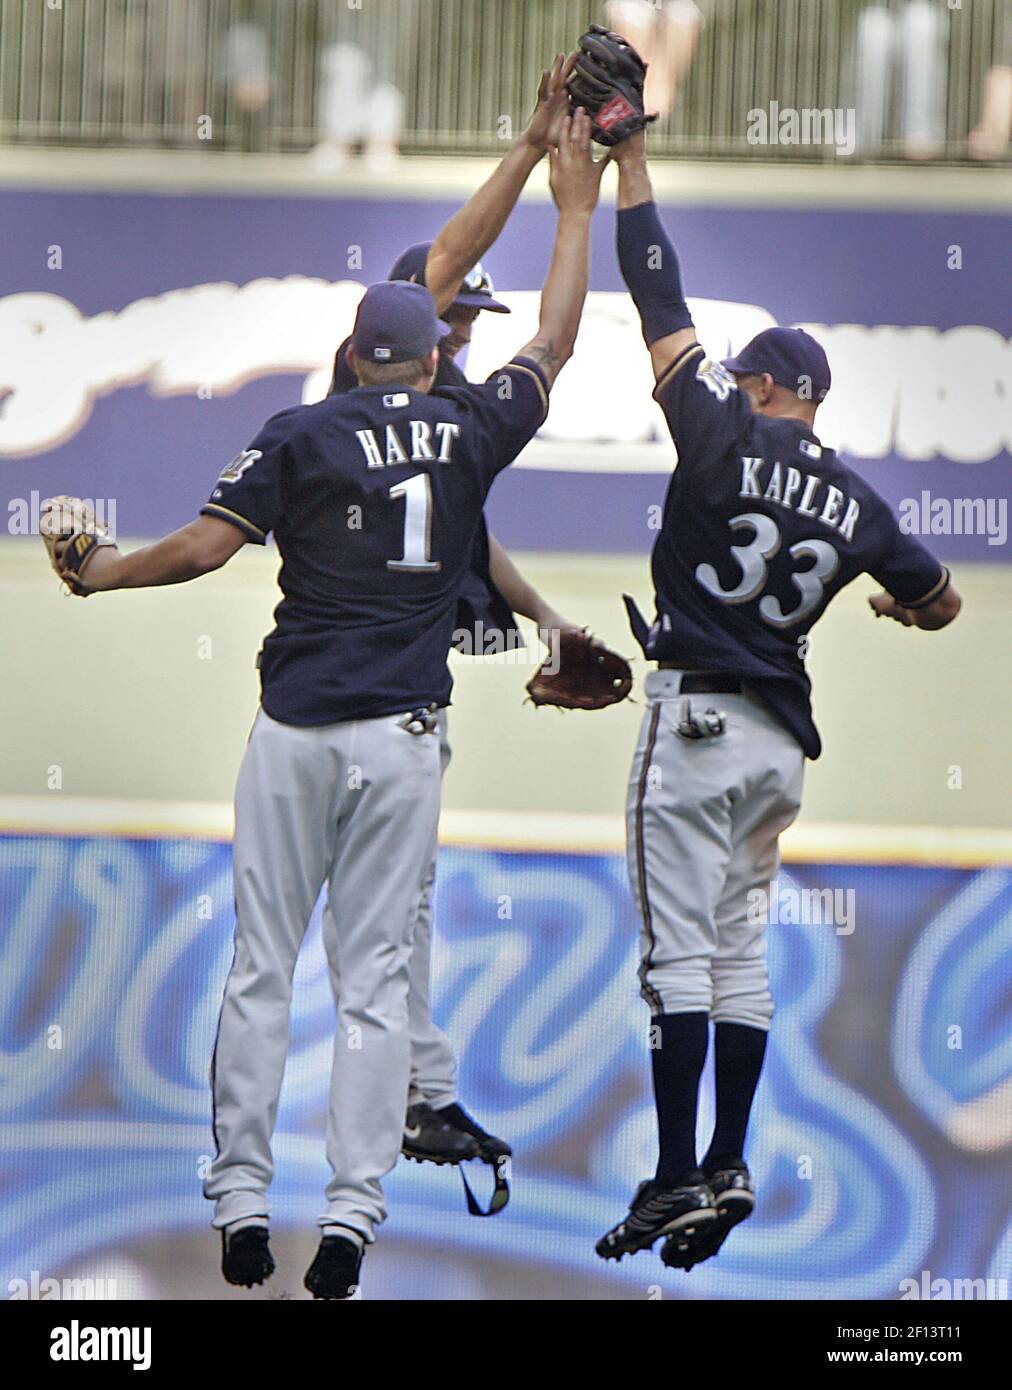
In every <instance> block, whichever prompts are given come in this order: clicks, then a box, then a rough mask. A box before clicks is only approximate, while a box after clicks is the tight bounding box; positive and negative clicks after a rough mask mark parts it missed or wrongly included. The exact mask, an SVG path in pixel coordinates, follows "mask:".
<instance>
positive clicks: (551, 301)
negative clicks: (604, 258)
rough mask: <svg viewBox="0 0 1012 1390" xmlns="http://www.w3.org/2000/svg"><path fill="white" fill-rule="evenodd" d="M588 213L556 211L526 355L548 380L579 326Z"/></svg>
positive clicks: (570, 351)
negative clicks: (549, 256) (531, 342)
mask: <svg viewBox="0 0 1012 1390" xmlns="http://www.w3.org/2000/svg"><path fill="white" fill-rule="evenodd" d="M590 217H591V214H590V212H589V211H588V210H585V209H580V210H579V211H570V210H566V209H564V210H562V211H560V213H559V222H558V226H557V228H556V232H555V246H554V248H553V251H552V263H551V266H550V267H549V270H548V277H547V279H546V280H545V285H544V289H543V290H542V291H541V315H540V319H539V321H538V336H537V339H536V340H535V346H533V347H532V348H531V349H530V350H529V355H530V356H532V357H534V358H535V360H536V361H538V362H539V363H540V364H541V365H542V366H543V367H545V368H546V370H547V371H549V372H550V373H551V374H552V380H554V378H555V376H556V375H557V374H558V373H559V371H561V369H562V367H563V366H564V365H565V363H566V362H568V361H569V358H570V357H571V356H572V355H573V345H574V343H575V342H576V335H577V333H578V331H579V328H580V316H581V314H582V313H583V303H584V300H585V299H586V297H587V276H588V261H589V257H590Z"/></svg>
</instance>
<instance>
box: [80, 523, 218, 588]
mask: <svg viewBox="0 0 1012 1390" xmlns="http://www.w3.org/2000/svg"><path fill="white" fill-rule="evenodd" d="M192 525H193V523H191V524H190V526H183V527H181V528H180V529H179V530H178V531H173V532H172V533H171V534H170V535H168V536H165V537H164V539H163V540H160V541H155V542H154V544H153V545H146V546H143V547H142V548H141V549H140V550H134V551H131V553H130V554H129V555H121V554H120V553H119V552H118V551H116V552H114V551H111V550H109V551H107V552H106V553H107V555H108V559H107V558H106V556H105V555H103V554H102V553H101V552H99V553H97V554H96V556H95V558H94V560H92V562H91V564H90V565H89V566H88V567H87V569H86V570H85V573H84V575H83V580H84V583H85V585H86V587H88V588H96V589H99V590H109V589H148V588H156V587H158V586H160V585H164V584H185V583H186V581H187V580H189V579H198V578H199V577H200V576H201V575H202V574H208V573H209V572H210V571H211V570H214V569H218V568H219V566H220V565H222V564H224V562H225V559H226V558H227V556H220V555H219V554H217V553H215V552H213V551H209V550H208V549H207V548H206V546H204V545H202V543H201V540H200V538H199V536H198V535H194V533H193V531H192V530H191V527H192ZM236 536H237V537H239V538H240V543H241V537H240V533H239V532H236Z"/></svg>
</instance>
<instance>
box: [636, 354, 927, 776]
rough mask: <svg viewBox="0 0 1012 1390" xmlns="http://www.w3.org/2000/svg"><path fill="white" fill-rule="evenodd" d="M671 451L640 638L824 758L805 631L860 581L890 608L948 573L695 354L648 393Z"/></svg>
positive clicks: (651, 652)
mask: <svg viewBox="0 0 1012 1390" xmlns="http://www.w3.org/2000/svg"><path fill="white" fill-rule="evenodd" d="M654 396H655V398H656V400H657V401H658V402H659V404H660V405H661V408H662V409H663V411H664V414H665V417H666V419H667V422H668V426H669V428H670V430H671V436H672V438H673V439H674V441H675V444H676V446H677V448H678V466H677V468H676V469H675V472H674V475H673V476H672V479H671V483H670V485H669V487H668V492H667V497H666V499H665V503H664V512H663V517H662V521H661V528H660V533H659V535H658V537H657V541H656V543H655V546H654V552H653V561H652V569H653V580H654V588H655V591H656V603H657V614H656V619H655V621H654V623H653V625H652V626H651V627H650V629H649V630H647V629H646V628H645V625H643V624H642V623H640V624H638V626H639V628H640V630H639V631H638V632H637V636H638V637H639V639H640V642H641V645H642V646H643V649H644V652H645V654H646V655H647V656H648V657H650V658H652V659H653V660H657V661H673V662H684V664H685V665H686V666H695V667H698V668H700V669H703V670H708V671H719V672H722V673H727V674H729V675H734V676H739V677H741V678H742V680H743V681H744V682H745V684H746V686H747V687H748V688H749V689H751V690H752V691H754V693H755V694H756V695H757V696H758V697H759V698H760V699H761V700H763V702H764V703H765V704H766V705H767V706H768V707H769V708H770V710H771V711H772V712H773V714H774V715H776V716H777V717H778V718H779V719H780V721H781V722H782V723H783V724H784V725H786V727H787V728H788V729H789V730H790V731H791V733H793V734H794V736H795V737H796V738H797V740H798V742H799V743H800V744H801V745H802V747H803V748H804V750H805V752H806V754H807V755H808V756H809V757H810V758H817V757H818V756H819V753H820V752H821V743H820V740H819V735H818V732H817V730H816V728H815V724H814V722H813V720H812V712H811V685H810V682H809V680H808V676H807V674H806V672H805V654H806V651H807V646H808V643H807V633H808V632H809V631H810V629H811V627H812V626H813V624H814V623H816V622H817V621H818V620H819V618H821V617H822V615H823V613H824V612H825V611H826V607H827V605H828V604H829V602H830V601H831V600H832V599H833V598H834V596H835V595H836V594H838V593H839V592H840V590H841V589H842V588H843V587H844V586H845V585H846V584H849V583H850V582H851V580H852V579H856V578H857V576H858V575H860V574H862V573H864V572H868V573H870V574H871V575H873V577H874V578H875V579H876V580H877V581H878V583H879V584H881V585H882V586H883V588H885V589H887V590H888V592H889V593H891V594H892V595H894V597H895V598H897V599H898V600H899V601H900V602H901V603H904V604H907V605H909V606H910V607H912V608H913V607H917V606H919V605H923V604H925V603H930V602H931V601H932V600H933V599H934V598H937V597H938V595H939V594H940V593H941V592H942V590H943V589H944V588H945V586H946V584H947V583H948V572H947V570H945V568H944V567H943V566H942V565H940V564H939V562H938V561H937V560H936V559H935V558H934V556H932V555H931V554H930V552H929V551H928V550H926V549H925V547H924V546H923V545H922V544H921V543H920V542H919V541H918V540H916V539H915V538H914V537H913V536H910V535H904V534H903V532H901V531H900V528H899V523H898V522H897V520H896V518H895V517H894V516H893V513H892V511H891V510H890V508H889V506H888V504H887V503H886V502H885V501H884V500H883V499H882V498H881V497H879V495H878V494H877V493H876V492H875V491H874V489H873V488H871V487H869V485H868V484H867V483H866V482H865V481H864V480H863V479H862V478H860V477H859V476H858V475H857V474H856V473H855V472H854V471H853V469H851V468H848V467H847V465H846V464H844V463H841V461H840V460H839V459H838V458H837V456H836V454H835V452H834V451H833V450H832V449H829V448H826V447H825V446H824V445H822V444H821V443H820V442H819V440H818V438H817V436H816V435H815V434H814V433H813V432H812V430H811V428H810V427H809V426H808V425H807V424H806V423H805V422H804V421H802V420H799V419H792V418H773V417H770V416H765V415H761V414H758V413H756V412H753V411H752V409H751V406H750V403H749V401H748V398H747V397H746V396H745V395H744V393H742V392H740V391H739V390H738V388H737V384H736V382H735V379H734V377H733V376H732V375H731V374H730V373H729V372H727V371H726V370H725V369H724V368H723V367H721V366H718V365H717V364H716V363H713V362H709V361H707V360H705V355H704V353H703V349H702V348H701V347H700V346H699V345H698V344H693V345H692V346H691V347H689V348H688V349H686V351H685V352H684V353H682V354H681V355H680V356H679V357H678V358H677V359H676V361H675V362H673V363H672V364H671V366H670V367H669V369H668V371H667V372H666V373H665V374H664V375H663V376H662V377H661V378H660V380H659V381H658V383H657V387H656V389H655V391H654Z"/></svg>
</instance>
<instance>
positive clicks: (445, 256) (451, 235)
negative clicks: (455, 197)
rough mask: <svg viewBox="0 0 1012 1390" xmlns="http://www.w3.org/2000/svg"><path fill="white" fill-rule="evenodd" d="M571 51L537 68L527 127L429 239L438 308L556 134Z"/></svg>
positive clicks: (430, 283)
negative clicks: (538, 75)
mask: <svg viewBox="0 0 1012 1390" xmlns="http://www.w3.org/2000/svg"><path fill="white" fill-rule="evenodd" d="M575 56H576V55H575V54H573V55H572V56H571V57H570V58H569V59H567V58H566V57H565V55H564V54H561V53H560V54H559V55H558V56H557V57H556V59H555V61H554V63H553V64H552V66H551V69H550V70H549V71H548V72H544V73H542V75H541V85H540V87H539V88H538V99H537V104H536V106H535V108H534V114H533V116H532V117H531V119H530V123H529V124H528V126H527V129H526V130H525V131H524V133H523V134H522V135H521V136H520V138H519V139H518V140H517V142H516V144H515V145H514V146H513V148H512V149H511V150H510V152H509V153H508V154H507V155H506V156H505V158H504V159H503V160H502V161H501V162H500V164H499V165H498V166H497V168H496V169H495V171H494V172H493V173H492V174H491V176H490V177H489V178H488V179H487V180H486V182H485V183H484V184H482V186H481V188H479V189H478V191H477V193H475V194H474V196H473V197H472V198H471V199H470V200H469V201H468V202H467V203H465V204H464V206H463V207H462V208H461V209H460V211H459V212H456V213H454V215H453V216H452V217H451V218H450V220H449V222H447V224H446V226H445V227H444V228H443V230H442V231H441V232H440V233H439V235H438V236H437V237H436V239H435V241H434V242H433V243H432V246H431V248H430V250H429V256H428V260H427V261H426V263H425V284H426V286H427V288H428V290H429V292H430V293H431V295H432V297H433V299H434V300H435V301H436V312H437V313H438V314H441V313H442V312H443V310H444V309H446V308H448V307H449V306H450V305H451V304H452V303H453V300H454V297H455V296H456V294H457V291H458V290H459V289H460V282H461V281H462V280H463V278H464V276H465V275H466V274H467V272H468V271H469V270H470V269H471V267H472V266H473V265H474V263H475V262H476V261H480V260H481V258H482V256H484V254H485V252H486V251H487V250H488V248H489V247H490V246H491V245H492V243H493V242H494V241H495V240H496V238H497V237H498V235H499V233H500V232H501V231H502V229H503V227H504V226H505V225H506V219H507V218H508V217H509V215H510V213H511V212H512V211H513V208H514V207H515V205H516V201H517V199H518V198H519V197H520V194H521V193H522V192H523V189H524V185H525V184H526V183H527V180H528V178H530V175H531V171H532V170H533V168H534V166H535V165H536V164H538V163H539V162H540V160H541V156H542V155H543V154H544V153H545V151H546V150H547V149H549V148H550V146H551V145H553V144H554V143H555V141H556V139H557V138H558V131H559V123H560V122H561V120H562V118H563V117H564V116H565V115H566V113H567V112H568V110H569V98H568V97H567V96H566V86H565V83H566V78H567V77H568V76H569V72H570V68H571V66H572V62H573V59H574V58H575Z"/></svg>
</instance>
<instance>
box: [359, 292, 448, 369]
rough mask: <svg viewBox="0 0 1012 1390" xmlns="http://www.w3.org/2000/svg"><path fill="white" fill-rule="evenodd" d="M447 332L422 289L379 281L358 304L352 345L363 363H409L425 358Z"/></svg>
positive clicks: (446, 326)
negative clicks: (414, 358)
mask: <svg viewBox="0 0 1012 1390" xmlns="http://www.w3.org/2000/svg"><path fill="white" fill-rule="evenodd" d="M449 331H450V325H449V324H448V323H444V322H443V320H442V319H439V318H437V317H436V302H435V300H434V299H433V298H432V295H431V294H429V292H428V290H427V289H426V288H425V286H424V285H411V284H408V282H407V281H406V280H381V281H380V282H379V284H378V285H370V286H369V288H368V289H367V290H366V292H365V294H364V295H363V296H362V298H361V300H360V301H359V306H358V313H357V314H356V315H355V327H354V330H353V331H352V335H351V345H352V347H353V348H354V349H355V356H356V357H359V358H361V360H362V361H363V362H410V361H411V359H412V358H413V357H427V356H428V355H429V353H430V352H431V351H432V349H433V348H434V347H435V346H436V345H437V343H438V342H439V340H440V338H445V337H446V335H447V333H449Z"/></svg>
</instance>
